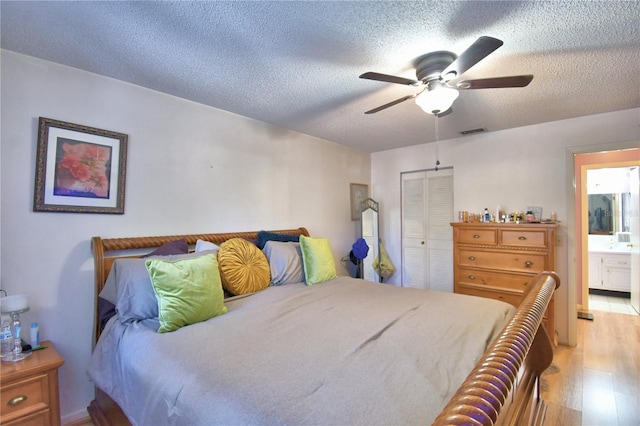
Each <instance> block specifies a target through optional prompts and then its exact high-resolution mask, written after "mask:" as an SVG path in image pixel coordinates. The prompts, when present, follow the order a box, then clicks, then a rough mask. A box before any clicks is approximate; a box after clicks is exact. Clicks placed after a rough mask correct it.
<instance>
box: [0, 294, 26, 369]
mask: <svg viewBox="0 0 640 426" xmlns="http://www.w3.org/2000/svg"><path fill="white" fill-rule="evenodd" d="M28 310H29V301H28V299H27V295H26V294H16V295H13V296H6V297H0V312H2V313H3V314H8V315H9V316H10V317H11V323H10V324H11V340H12V342H11V345H10V351H9V353H7V354H3V355H4V356H3V357H2V362H16V361H20V360H23V359H25V358H26V357H28V356H29V355H31V352H30V351H29V352H22V339H21V338H20V331H21V328H22V327H21V325H20V314H21V313H23V312H27V311H28Z"/></svg>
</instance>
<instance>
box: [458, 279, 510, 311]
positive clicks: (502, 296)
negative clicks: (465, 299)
mask: <svg viewBox="0 0 640 426" xmlns="http://www.w3.org/2000/svg"><path fill="white" fill-rule="evenodd" d="M456 293H461V294H468V295H470V296H478V297H486V298H488V299H495V300H500V301H502V302H506V303H509V304H510V305H513V306H515V307H516V308H517V307H518V306H519V305H520V302H522V294H517V293H509V292H504V291H499V290H495V291H494V290H487V289H484V288H477V287H473V286H468V285H465V284H461V285H460V286H459V287H458V291H457V292H456Z"/></svg>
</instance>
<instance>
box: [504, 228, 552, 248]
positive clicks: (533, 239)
mask: <svg viewBox="0 0 640 426" xmlns="http://www.w3.org/2000/svg"><path fill="white" fill-rule="evenodd" d="M500 244H501V245H505V246H516V247H532V248H546V247H547V232H546V230H544V229H540V230H533V229H527V230H524V229H523V230H518V229H503V230H500Z"/></svg>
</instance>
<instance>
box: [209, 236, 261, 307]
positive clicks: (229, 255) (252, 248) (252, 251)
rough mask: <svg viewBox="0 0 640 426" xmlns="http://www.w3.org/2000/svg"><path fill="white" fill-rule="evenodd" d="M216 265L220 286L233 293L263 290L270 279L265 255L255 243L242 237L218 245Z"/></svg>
mask: <svg viewBox="0 0 640 426" xmlns="http://www.w3.org/2000/svg"><path fill="white" fill-rule="evenodd" d="M218 267H219V269H220V278H221V279H222V287H224V289H225V290H227V291H228V292H229V293H231V294H234V295H238V294H247V293H253V292H255V291H260V290H264V289H265V288H267V287H268V286H269V282H270V281H271V272H270V270H269V261H268V260H267V257H266V256H265V255H264V253H263V252H262V250H260V249H259V248H258V247H257V246H256V245H255V244H251V243H250V242H248V241H246V240H243V239H242V238H232V239H230V240H227V241H225V242H224V243H222V244H221V245H220V250H218Z"/></svg>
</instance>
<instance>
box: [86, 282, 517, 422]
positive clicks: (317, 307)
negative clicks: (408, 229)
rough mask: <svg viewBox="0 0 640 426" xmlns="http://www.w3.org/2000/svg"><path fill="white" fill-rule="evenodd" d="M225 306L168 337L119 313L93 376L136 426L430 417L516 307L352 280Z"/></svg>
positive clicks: (270, 291)
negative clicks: (217, 313) (121, 319)
mask: <svg viewBox="0 0 640 426" xmlns="http://www.w3.org/2000/svg"><path fill="white" fill-rule="evenodd" d="M225 304H226V305H227V307H228V309H229V311H228V313H227V314H225V315H222V316H220V317H216V318H212V319H210V320H208V321H205V322H202V323H198V324H194V325H190V326H187V327H183V328H181V329H179V330H177V331H174V332H171V333H164V334H158V333H156V332H155V328H156V327H157V322H155V323H154V322H153V321H143V322H137V323H130V324H122V323H120V322H119V321H118V320H117V317H114V318H112V320H111V321H110V322H109V324H108V326H107V328H106V329H105V331H104V333H103V334H102V336H101V338H100V341H99V342H98V344H97V347H96V349H95V351H94V354H93V356H92V359H91V363H90V366H89V370H88V371H89V374H90V376H91V378H92V380H93V381H94V382H95V384H96V385H97V386H98V387H99V388H101V389H102V390H103V391H105V392H107V393H108V394H109V395H110V396H111V397H112V398H113V399H114V400H115V401H116V402H117V403H118V404H119V405H120V407H121V408H122V409H123V411H124V412H125V414H126V415H127V416H128V417H129V419H130V421H131V422H132V423H133V424H136V425H145V426H146V425H149V426H151V425H162V424H181V425H213V424H225V425H231V424H233V425H238V424H269V425H273V424H321V425H344V424H363V425H364V424H366V425H373V424H380V425H391V424H393V425H399V424H417V423H420V424H428V423H431V422H432V421H433V419H434V418H435V417H436V416H437V414H438V413H439V412H440V411H441V409H442V408H443V407H444V405H445V404H446V402H447V401H448V400H449V399H450V397H451V396H452V395H453V393H454V392H455V391H456V390H457V388H458V387H459V385H460V384H461V383H462V381H463V380H464V379H465V378H466V376H467V374H468V373H469V372H470V371H471V369H472V368H473V366H474V365H475V363H476V362H477V360H478V359H479V358H480V357H481V355H482V354H483V353H484V351H485V350H486V348H487V347H488V345H489V344H490V342H491V341H492V340H493V338H494V337H495V336H497V334H498V333H499V332H500V330H501V329H502V327H503V326H504V325H505V324H506V323H507V322H508V320H509V319H510V317H511V316H512V315H513V312H514V308H513V307H511V306H510V305H507V304H505V303H502V302H498V301H493V300H488V299H481V298H476V297H471V296H464V295H457V294H450V293H442V292H437V291H425V290H417V289H410V288H398V287H394V286H391V285H385V284H377V283H372V282H368V281H364V280H357V279H352V278H348V277H339V278H337V279H334V280H331V281H328V282H325V283H322V284H316V285H313V286H310V287H307V286H305V285H304V284H302V283H300V284H290V285H285V286H280V287H269V288H267V289H266V290H264V291H261V292H259V293H256V294H253V295H250V296H247V297H243V298H237V299H234V300H229V301H227V302H226V303H225Z"/></svg>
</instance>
